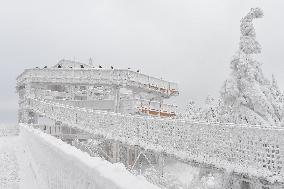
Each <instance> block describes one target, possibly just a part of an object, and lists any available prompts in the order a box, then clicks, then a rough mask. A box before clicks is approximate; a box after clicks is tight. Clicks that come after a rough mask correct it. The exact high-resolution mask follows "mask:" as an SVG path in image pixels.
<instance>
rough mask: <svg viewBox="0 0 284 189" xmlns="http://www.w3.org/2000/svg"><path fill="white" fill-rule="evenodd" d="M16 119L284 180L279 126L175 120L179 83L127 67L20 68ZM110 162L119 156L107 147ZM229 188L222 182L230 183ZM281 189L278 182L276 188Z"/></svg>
mask: <svg viewBox="0 0 284 189" xmlns="http://www.w3.org/2000/svg"><path fill="white" fill-rule="evenodd" d="M17 91H18V94H19V122H22V123H28V124H39V123H40V122H41V121H42V120H43V119H45V118H47V119H49V120H53V121H54V124H53V127H50V128H49V129H50V133H52V131H51V130H53V132H54V133H58V132H59V133H60V132H61V131H62V125H67V126H69V127H72V128H76V129H80V130H81V131H84V132H86V133H89V134H91V135H100V136H103V137H105V138H107V139H110V140H114V141H118V142H120V143H122V144H125V145H129V146H139V147H140V148H143V149H145V150H152V151H155V152H157V153H163V154H167V155H170V156H172V157H174V158H176V159H179V160H180V161H183V162H188V163H193V164H195V165H200V166H202V167H207V168H210V169H218V170H221V171H223V172H224V173H226V174H227V175H228V178H231V179H233V178H234V177H231V176H230V175H239V177H242V178H243V179H247V180H250V181H251V182H253V183H252V185H253V186H254V187H256V188H265V187H267V188H279V187H280V186H281V185H282V183H283V181H284V167H283V164H284V129H283V128H275V127H274V128H271V127H263V126H248V125H234V124H220V123H193V122H190V121H186V120H180V119H175V108H176V107H175V106H173V105H167V104H165V103H164V100H165V99H168V98H170V97H172V96H176V95H178V94H179V91H178V88H177V85H176V84H175V83H172V82H167V81H164V80H161V79H157V78H154V77H150V76H147V75H143V74H141V73H138V72H133V71H130V70H119V69H102V68H99V69H96V68H92V67H91V66H89V65H86V64H82V63H77V62H72V61H66V60H62V61H60V62H59V63H58V64H56V65H55V66H54V67H52V68H42V69H39V68H35V69H28V70H25V71H24V72H23V73H22V74H21V75H20V76H19V77H18V78H17ZM112 151H113V152H114V154H113V158H119V156H120V151H119V148H118V147H117V146H112ZM230 183H231V184H232V182H231V181H230V179H228V183H227V184H228V185H230ZM282 186H283V185H282Z"/></svg>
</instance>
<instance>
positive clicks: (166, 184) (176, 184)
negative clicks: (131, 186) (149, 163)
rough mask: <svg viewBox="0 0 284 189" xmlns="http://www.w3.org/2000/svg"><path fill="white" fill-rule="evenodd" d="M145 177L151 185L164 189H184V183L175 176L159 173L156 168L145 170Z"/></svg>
mask: <svg viewBox="0 0 284 189" xmlns="http://www.w3.org/2000/svg"><path fill="white" fill-rule="evenodd" d="M143 175H144V177H145V178H146V179H147V180H148V181H149V182H151V183H153V184H155V185H157V186H159V187H161V188H163V189H183V188H184V186H183V185H182V183H181V182H180V181H179V180H178V179H177V178H176V177H175V176H174V175H171V174H169V173H167V172H164V174H163V175H161V174H160V173H159V171H157V170H156V169H155V168H154V167H150V168H148V169H146V170H145V172H144V174H143Z"/></svg>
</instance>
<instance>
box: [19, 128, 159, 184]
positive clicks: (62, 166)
mask: <svg viewBox="0 0 284 189" xmlns="http://www.w3.org/2000/svg"><path fill="white" fill-rule="evenodd" d="M21 137H22V138H23V139H24V140H23V142H25V144H26V145H27V146H28V149H29V151H30V152H31V155H32V158H33V160H34V161H33V167H34V169H35V172H36V174H37V179H38V182H40V184H41V187H42V188H51V189H69V188H78V189H79V188H82V189H84V188H88V189H97V188H102V189H104V188H105V189H108V188H113V189H133V186H135V188H137V189H158V187H156V186H154V185H152V184H150V183H149V182H147V181H146V180H145V179H142V178H139V177H137V176H134V175H132V174H131V173H130V172H128V171H127V170H126V168H125V167H124V166H123V165H122V164H111V163H110V162H108V161H105V160H103V159H101V158H99V157H91V156H89V155H88V154H87V153H85V152H82V151H81V150H79V149H77V148H75V147H73V146H71V145H68V144H66V143H64V142H63V141H61V140H59V139H57V138H55V137H52V136H50V135H48V134H45V133H43V132H41V131H39V130H36V129H33V128H32V127H29V126H28V125H24V124H21Z"/></svg>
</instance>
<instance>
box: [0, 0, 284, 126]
mask: <svg viewBox="0 0 284 189" xmlns="http://www.w3.org/2000/svg"><path fill="white" fill-rule="evenodd" d="M251 7H260V8H262V9H263V10H264V18H263V19H258V20H256V21H255V26H256V32H257V39H258V41H259V42H260V43H261V45H262V46H263V53H262V54H261V55H260V56H258V59H259V60H260V61H261V62H263V63H264V64H263V67H262V68H263V70H264V73H265V75H266V77H268V78H270V77H271V74H272V73H274V74H275V76H276V79H277V80H278V82H279V85H280V87H281V88H283V87H282V86H284V74H282V72H283V71H284V65H283V62H284V61H283V60H284V53H283V48H282V46H283V45H284V37H283V34H284V22H283V21H282V19H283V18H284V11H283V9H284V1H283V0H142V1H141V0H140V1H138V0H60V1H59V0H48V1H43V0H25V1H23V0H6V1H5V0H0V66H1V68H0V86H1V93H0V122H15V121H16V110H17V96H16V94H15V78H16V76H17V75H18V74H20V73H21V72H22V71H23V70H24V69H25V68H32V67H36V66H39V67H43V66H44V65H48V66H51V65H54V64H56V62H57V61H58V60H60V59H61V58H67V59H72V60H73V59H75V60H78V61H82V62H87V61H88V59H89V57H93V59H94V64H96V65H98V64H101V65H103V66H110V65H113V66H115V67H118V68H127V67H131V68H133V69H135V70H136V69H140V70H141V71H142V72H143V73H145V74H149V75H152V76H156V77H163V78H164V79H167V80H171V81H176V82H178V83H179V88H180V93H181V94H180V96H179V97H177V98H175V99H174V100H175V102H176V103H177V104H178V105H179V106H181V107H183V106H184V104H185V102H186V101H187V100H188V99H193V100H196V101H198V102H199V103H202V102H203V100H204V99H205V97H206V96H207V95H209V94H210V95H212V96H218V94H219V91H220V88H221V86H222V83H223V81H224V80H225V79H226V78H227V77H228V76H229V73H230V70H229V64H230V60H231V57H232V56H233V54H234V53H235V52H236V50H237V48H238V42H239V35H240V34H239V33H240V32H239V24H240V19H241V18H242V17H243V16H245V14H246V13H247V12H248V11H249V9H250V8H251Z"/></svg>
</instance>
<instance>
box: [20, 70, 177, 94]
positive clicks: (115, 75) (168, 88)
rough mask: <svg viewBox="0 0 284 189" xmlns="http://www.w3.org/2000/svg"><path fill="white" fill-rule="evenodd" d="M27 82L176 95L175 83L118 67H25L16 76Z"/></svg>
mask: <svg viewBox="0 0 284 189" xmlns="http://www.w3.org/2000/svg"><path fill="white" fill-rule="evenodd" d="M24 81H28V82H62V83H81V84H82V83H83V84H113V85H121V86H129V87H140V88H144V89H147V90H151V91H156V92H159V93H162V94H164V95H167V96H170V95H177V94H178V93H179V92H178V86H177V84H176V83H173V82H168V81H165V80H162V79H158V78H154V77H151V76H147V75H144V74H141V73H137V72H134V71H130V70H120V69H114V70H109V69H95V68H92V69H90V68H84V69H75V68H72V69H66V68H64V69H63V68H61V69H58V68H49V69H26V70H25V71H24V72H23V73H22V74H21V75H19V76H18V77H17V83H18V84H20V83H22V82H24Z"/></svg>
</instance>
